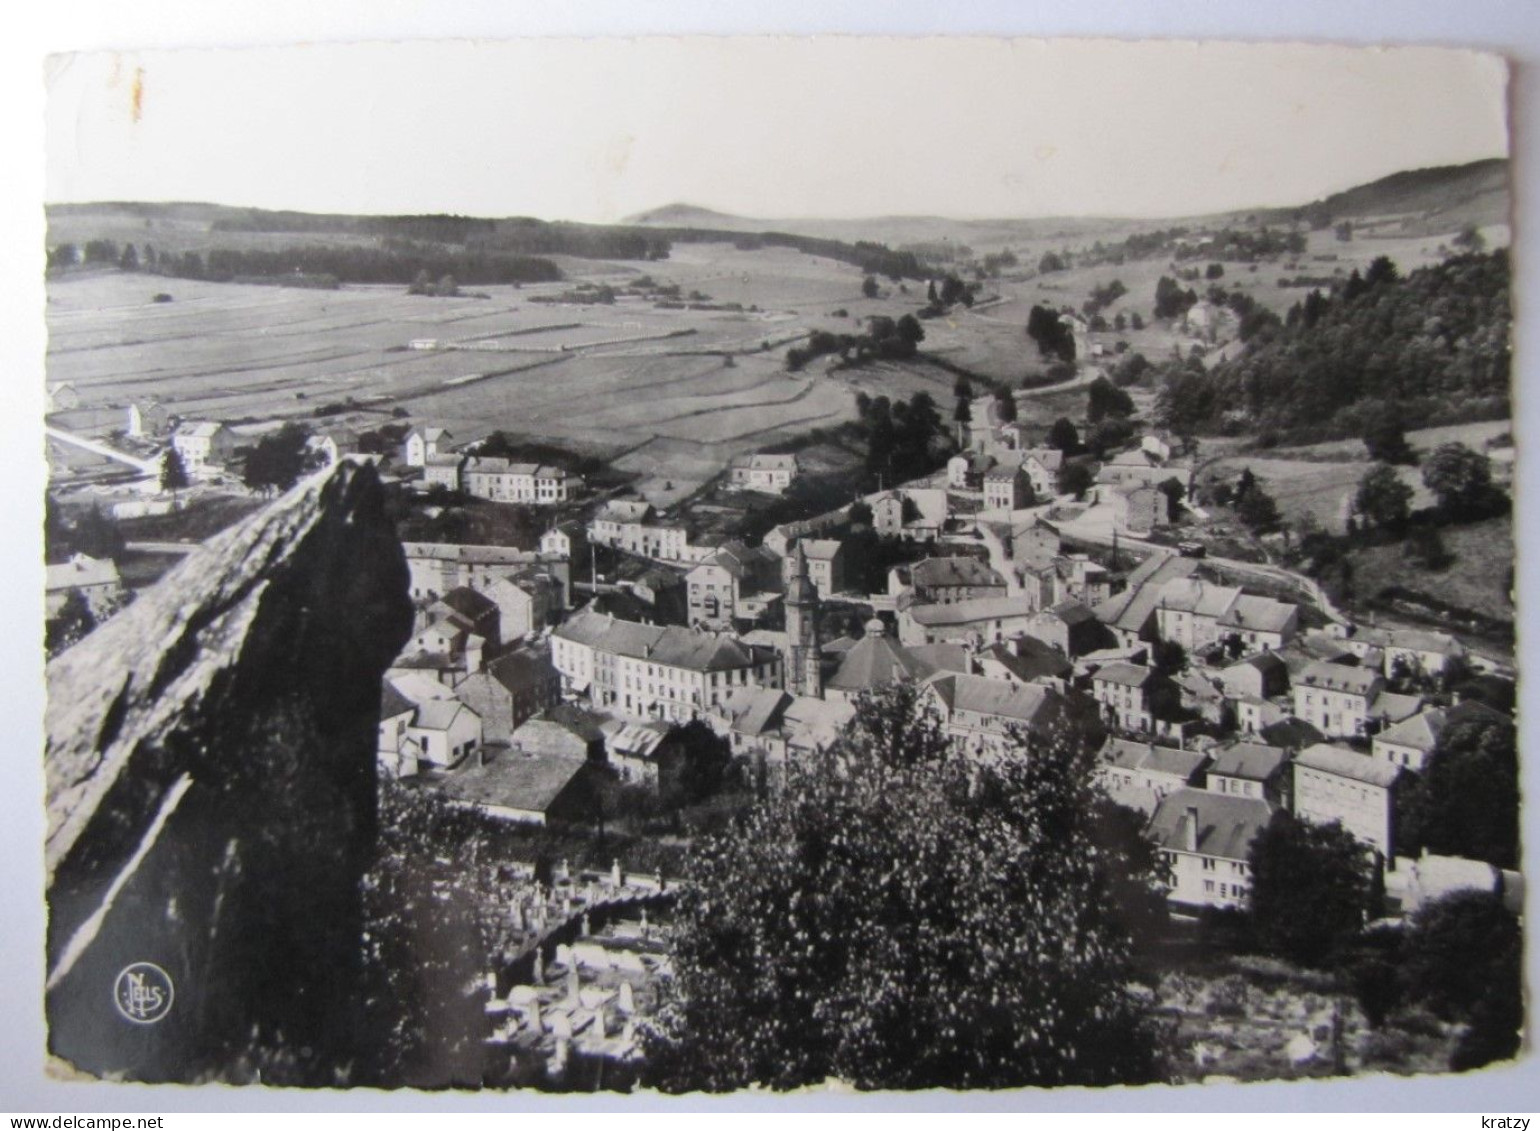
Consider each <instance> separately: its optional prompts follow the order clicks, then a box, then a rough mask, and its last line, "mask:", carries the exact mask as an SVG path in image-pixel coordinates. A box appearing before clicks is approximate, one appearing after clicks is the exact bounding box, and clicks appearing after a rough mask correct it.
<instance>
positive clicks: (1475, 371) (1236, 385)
mask: <svg viewBox="0 0 1540 1131" xmlns="http://www.w3.org/2000/svg"><path fill="white" fill-rule="evenodd" d="M1508 291H1509V271H1508V254H1507V252H1506V251H1502V250H1499V251H1494V252H1491V253H1489V254H1472V255H1461V256H1457V257H1455V258H1452V259H1448V260H1445V261H1444V262H1443V263H1440V264H1438V265H1436V266H1432V267H1425V268H1422V269H1420V270H1418V271H1414V272H1412V273H1411V274H1410V275H1407V276H1405V277H1404V278H1403V277H1401V276H1400V274H1399V272H1398V271H1397V269H1396V266H1395V264H1394V263H1392V262H1391V261H1390V260H1389V259H1385V258H1384V257H1381V258H1380V259H1379V260H1376V261H1375V262H1374V263H1373V264H1371V265H1370V268H1369V270H1368V271H1367V272H1366V273H1365V274H1364V275H1362V276H1360V275H1359V273H1358V272H1356V271H1355V272H1354V273H1353V274H1352V275H1351V276H1349V278H1348V279H1347V280H1345V281H1344V282H1343V283H1342V284H1341V285H1339V286H1338V287H1336V288H1334V289H1333V290H1332V291H1331V292H1330V293H1325V292H1322V291H1312V292H1310V294H1309V295H1308V296H1307V297H1306V298H1305V300H1304V301H1303V302H1300V303H1297V304H1295V306H1294V307H1293V308H1292V309H1291V310H1290V311H1289V313H1288V317H1287V318H1286V319H1285V320H1284V323H1283V325H1282V326H1271V327H1269V328H1267V330H1265V331H1264V332H1262V333H1260V334H1258V335H1256V337H1255V339H1254V340H1253V341H1252V342H1251V343H1250V344H1251V348H1250V349H1249V350H1247V351H1246V352H1245V353H1244V354H1241V355H1240V356H1238V357H1235V358H1234V359H1232V360H1229V361H1224V362H1221V363H1219V364H1218V365H1215V366H1214V367H1213V368H1211V369H1206V368H1204V367H1203V366H1202V365H1201V364H1199V363H1193V362H1189V363H1184V364H1182V365H1179V366H1169V367H1167V373H1166V374H1165V385H1164V387H1163V388H1162V390H1161V395H1160V401H1159V414H1160V416H1161V418H1162V423H1164V424H1165V425H1167V426H1168V427H1170V428H1172V429H1174V430H1176V431H1177V432H1179V433H1183V434H1188V435H1191V434H1194V433H1197V432H1203V431H1210V430H1212V431H1221V432H1231V433H1234V432H1241V431H1264V432H1268V431H1271V432H1275V433H1278V434H1280V435H1287V436H1288V437H1289V438H1291V439H1294V440H1297V441H1311V440H1318V439H1327V438H1333V437H1338V436H1357V435H1360V434H1362V432H1363V431H1364V427H1365V423H1366V422H1368V421H1372V420H1375V419H1378V418H1381V417H1384V416H1387V415H1392V414H1394V415H1396V417H1397V419H1398V420H1399V421H1400V423H1401V424H1402V426H1403V427H1405V428H1421V427H1427V426H1430V425H1435V424H1448V423H1453V422H1457V421H1468V420H1482V419H1488V420H1496V419H1502V418H1504V417H1506V416H1508V415H1509V414H1510V412H1511V408H1510V404H1509V370H1510V353H1509V330H1510V324H1511V322H1512V312H1511V308H1510V304H1509V294H1508Z"/></svg>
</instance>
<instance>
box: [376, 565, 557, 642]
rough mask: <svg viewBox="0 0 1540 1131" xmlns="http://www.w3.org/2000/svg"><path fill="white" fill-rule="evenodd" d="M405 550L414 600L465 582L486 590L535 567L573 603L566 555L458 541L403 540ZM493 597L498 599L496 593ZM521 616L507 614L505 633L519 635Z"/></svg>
mask: <svg viewBox="0 0 1540 1131" xmlns="http://www.w3.org/2000/svg"><path fill="white" fill-rule="evenodd" d="M401 549H402V550H403V551H404V552H405V554H406V568H407V574H408V579H407V584H408V588H409V591H410V593H411V596H412V599H413V600H417V601H421V600H424V599H427V600H432V599H434V598H437V597H438V596H440V595H441V594H444V593H448V592H449V591H450V590H451V589H458V588H459V587H460V586H462V585H463V586H467V587H469V588H471V589H486V588H487V587H488V586H489V585H491V584H492V583H493V582H495V581H499V580H501V579H503V578H506V577H507V576H508V575H509V574H513V573H517V572H519V571H520V570H522V569H525V568H533V569H536V570H537V571H539V572H542V573H546V574H548V575H549V576H551V577H552V578H554V579H555V580H556V581H557V582H559V583H560V585H561V606H562V607H563V608H566V607H568V606H569V605H571V603H572V591H571V585H572V566H571V563H570V561H569V560H568V559H567V558H566V557H564V556H563V557H556V556H552V555H550V554H541V553H537V552H533V551H529V550H519V549H515V548H514V547H512V546H463V545H460V544H458V543H454V542H403V543H401ZM492 599H493V600H497V596H496V594H493V597H492ZM517 619H518V618H517V617H511V616H510V615H509V614H508V613H506V612H505V614H504V632H506V633H507V634H508V635H509V637H510V638H512V636H513V635H515V633H514V631H513V628H512V627H511V626H512V625H513V624H514V622H515V621H516V620H517Z"/></svg>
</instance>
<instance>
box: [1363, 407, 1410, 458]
mask: <svg viewBox="0 0 1540 1131" xmlns="http://www.w3.org/2000/svg"><path fill="white" fill-rule="evenodd" d="M1363 441H1364V447H1365V448H1367V449H1368V450H1369V458H1370V459H1372V460H1376V461H1378V462H1379V463H1397V464H1414V463H1416V462H1417V453H1416V452H1414V451H1412V448H1411V445H1410V444H1408V443H1407V442H1406V433H1405V432H1403V431H1402V430H1401V422H1400V421H1399V420H1397V419H1396V418H1395V416H1393V415H1392V416H1376V417H1375V418H1374V419H1373V420H1371V421H1370V422H1369V425H1368V427H1367V428H1365V429H1364V435H1363Z"/></svg>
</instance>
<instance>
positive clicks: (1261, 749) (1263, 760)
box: [1208, 742, 1289, 782]
mask: <svg viewBox="0 0 1540 1131" xmlns="http://www.w3.org/2000/svg"><path fill="white" fill-rule="evenodd" d="M1288 760H1289V752H1288V751H1287V750H1284V749H1283V748H1282V747H1278V746H1264V745H1263V744H1262V743H1260V742H1237V743H1235V744H1234V745H1233V746H1228V747H1226V748H1225V749H1223V750H1219V751H1216V752H1215V754H1214V764H1213V765H1212V766H1210V767H1209V768H1208V772H1209V773H1210V774H1218V775H1219V776H1220V777H1226V778H1244V779H1245V780H1247V781H1257V782H1265V781H1268V780H1269V779H1271V778H1272V776H1273V775H1274V774H1276V773H1277V772H1278V771H1279V770H1280V769H1281V768H1282V767H1283V765H1284V763H1285V762H1287V761H1288Z"/></svg>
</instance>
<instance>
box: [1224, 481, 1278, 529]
mask: <svg viewBox="0 0 1540 1131" xmlns="http://www.w3.org/2000/svg"><path fill="white" fill-rule="evenodd" d="M1246 470H1247V471H1250V470H1251V469H1250V468H1247V469H1246ZM1235 513H1236V515H1237V517H1239V518H1240V520H1241V521H1242V522H1244V523H1245V524H1246V526H1247V527H1248V528H1249V529H1251V530H1252V531H1254V532H1255V533H1258V534H1265V533H1267V532H1268V531H1271V530H1274V529H1276V528H1277V526H1278V523H1279V520H1280V518H1281V517H1282V516H1280V515H1279V513H1278V504H1277V502H1276V501H1274V499H1273V497H1272V496H1271V495H1269V494H1268V493H1267V492H1266V491H1264V490H1263V489H1262V487H1261V485H1260V484H1258V485H1256V486H1253V487H1252V488H1250V489H1249V490H1248V491H1247V492H1246V493H1245V494H1244V495H1242V494H1239V493H1237V495H1236V500H1235Z"/></svg>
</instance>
